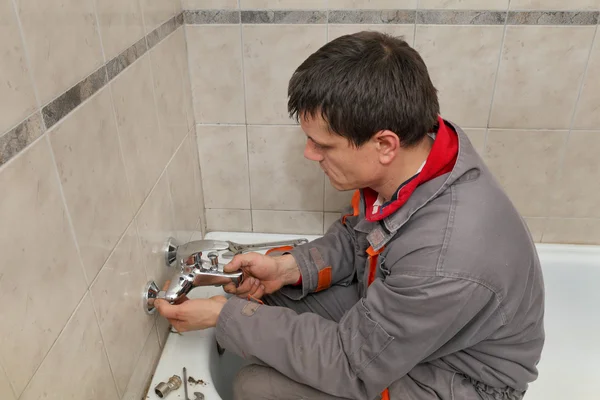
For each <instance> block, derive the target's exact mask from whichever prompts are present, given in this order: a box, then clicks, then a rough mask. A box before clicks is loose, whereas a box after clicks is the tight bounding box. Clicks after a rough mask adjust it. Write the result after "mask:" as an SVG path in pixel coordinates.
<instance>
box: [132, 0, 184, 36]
mask: <svg viewBox="0 0 600 400" xmlns="http://www.w3.org/2000/svg"><path fill="white" fill-rule="evenodd" d="M140 1H141V3H142V9H143V11H144V23H145V24H146V33H150V32H152V31H153V30H154V29H156V28H157V27H159V26H160V25H162V24H163V23H164V22H165V21H167V20H168V19H169V18H171V17H173V16H174V15H175V13H176V12H177V9H178V8H180V7H181V2H180V1H181V0H160V1H157V0H140ZM178 3H179V4H178Z"/></svg>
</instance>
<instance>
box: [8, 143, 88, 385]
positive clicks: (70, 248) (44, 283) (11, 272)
mask: <svg viewBox="0 0 600 400" xmlns="http://www.w3.org/2000/svg"><path fill="white" fill-rule="evenodd" d="M0 187H2V188H10V190H3V191H2V192H3V193H2V195H1V196H0V221H2V224H1V227H0V231H1V232H2V238H3V239H2V240H0V252H1V254H2V262H1V263H0V276H2V277H3V279H1V280H0V301H2V302H3V304H10V307H4V308H3V310H2V324H0V359H1V361H2V362H1V363H2V365H3V366H4V368H5V371H6V374H7V376H8V378H9V379H10V381H11V383H12V385H13V387H14V389H15V391H16V394H17V395H20V394H21V392H22V391H23V389H24V388H25V385H26V384H27V381H28V380H29V378H31V376H32V375H33V372H34V371H35V369H36V368H37V367H38V366H39V364H40V363H41V361H42V359H43V358H44V356H45V355H46V353H47V352H48V350H49V349H50V346H51V345H52V343H53V342H54V340H55V339H56V338H57V337H58V334H59V333H60V331H61V329H62V328H63V327H64V325H65V323H66V322H67V320H68V318H69V316H70V315H71V313H72V312H73V310H74V309H75V307H76V306H77V303H78V302H79V300H81V297H82V296H83V294H84V292H85V290H86V288H87V284H86V282H85V279H84V276H83V269H82V266H81V262H80V261H79V256H78V255H77V250H76V248H75V242H74V238H73V235H72V230H71V227H70V225H69V222H68V220H67V216H66V210H65V207H64V204H63V201H62V198H61V194H60V187H59V185H58V178H57V176H56V167H55V165H54V163H53V162H52V158H51V152H50V146H49V144H48V141H47V140H45V139H42V140H39V141H37V142H36V143H35V144H33V145H32V146H31V147H30V148H28V149H27V150H25V151H24V152H23V153H22V154H20V155H19V156H18V157H17V158H15V159H14V160H13V161H11V162H10V163H8V164H6V165H4V166H3V167H2V168H1V169H0ZM17 266H19V267H17ZM32 268H35V273H32ZM48 310H52V312H49V311H48Z"/></svg>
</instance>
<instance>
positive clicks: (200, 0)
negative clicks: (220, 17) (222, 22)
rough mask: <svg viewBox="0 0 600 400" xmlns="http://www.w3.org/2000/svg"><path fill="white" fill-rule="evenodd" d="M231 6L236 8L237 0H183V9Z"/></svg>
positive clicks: (227, 7)
mask: <svg viewBox="0 0 600 400" xmlns="http://www.w3.org/2000/svg"><path fill="white" fill-rule="evenodd" d="M233 8H238V0H183V9H184V10H201V9H233Z"/></svg>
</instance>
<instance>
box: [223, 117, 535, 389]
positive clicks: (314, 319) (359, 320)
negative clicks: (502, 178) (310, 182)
mask: <svg viewBox="0 0 600 400" xmlns="http://www.w3.org/2000/svg"><path fill="white" fill-rule="evenodd" d="M450 126H451V127H452V128H453V129H454V130H455V131H456V132H457V134H458V138H459V153H458V156H457V160H456V163H455V166H454V168H453V169H452V171H451V172H450V173H446V174H444V175H441V176H439V177H437V178H434V179H432V180H430V181H428V182H425V183H423V184H421V185H420V186H418V187H417V189H416V190H415V191H414V192H413V194H412V195H411V197H410V198H409V199H408V201H407V202H406V203H405V204H404V205H403V206H402V207H401V208H400V209H399V210H397V211H396V212H395V213H394V214H392V215H391V216H389V217H387V218H386V219H384V220H383V221H380V222H369V221H367V220H366V219H365V217H364V215H365V214H364V211H365V210H364V207H365V205H364V198H361V203H360V215H358V216H350V217H348V218H347V219H346V221H345V224H343V223H342V222H341V221H337V222H336V223H334V224H333V225H332V226H331V227H330V228H329V230H328V231H327V233H326V234H325V235H324V236H323V237H321V238H319V239H317V240H315V241H313V242H310V243H308V244H306V245H302V246H300V247H297V248H295V249H294V250H292V251H291V254H292V255H293V256H294V258H295V259H296V261H297V263H298V265H299V267H300V271H301V273H302V279H303V280H302V285H301V287H293V286H288V287H285V288H283V289H282V291H283V293H284V294H285V295H287V296H288V297H290V298H292V299H302V298H303V297H304V296H306V295H308V294H309V293H313V292H315V291H316V290H317V287H319V285H321V286H322V284H323V282H322V280H323V279H321V282H319V279H320V278H323V277H328V278H330V282H329V284H331V285H349V284H351V283H352V282H356V280H358V283H359V285H360V289H359V291H360V296H361V299H360V300H359V301H358V302H357V303H356V304H355V305H354V307H352V308H351V309H350V310H348V311H347V312H346V314H345V315H344V317H343V318H342V319H341V321H339V323H336V322H334V321H330V320H326V319H324V318H322V317H319V316H318V315H315V314H310V313H304V314H300V315H298V314H296V313H295V312H294V311H292V310H289V309H286V308H282V307H270V306H266V305H265V306H259V307H258V308H257V309H256V310H253V312H252V313H248V312H243V310H244V307H246V306H247V304H248V301H246V300H243V299H240V298H232V299H230V300H228V302H227V303H226V305H225V307H224V308H223V311H222V313H221V315H220V317H219V321H218V323H217V340H218V342H219V343H220V344H221V346H223V347H224V348H226V349H228V350H230V351H233V352H235V353H237V354H239V355H241V356H244V357H254V358H256V359H257V360H260V361H261V362H263V363H265V364H267V365H269V366H271V367H273V368H275V369H277V370H278V371H279V372H281V373H283V374H284V375H286V376H288V377H290V378H291V379H293V380H295V381H298V382H301V383H304V384H307V385H309V386H312V387H314V388H316V389H319V390H321V391H323V392H326V393H329V394H331V395H334V396H339V397H344V398H349V399H375V398H378V397H379V395H380V393H381V392H382V391H383V390H384V389H385V388H388V387H389V390H390V397H391V398H392V399H415V400H421V399H423V400H425V399H438V398H442V399H448V400H450V399H455V398H456V399H462V400H465V399H479V398H481V397H483V398H490V399H491V398H502V399H504V398H505V399H513V398H515V399H516V398H520V397H521V396H522V394H523V392H524V391H525V390H526V389H527V387H528V383H530V382H532V381H533V380H535V379H536V377H537V368H536V365H537V363H538V361H539V359H540V354H541V351H542V347H543V343H544V327H543V314H544V286H543V279H542V272H541V269H540V264H539V260H538V256H537V253H536V249H535V246H534V243H533V240H532V238H531V235H530V233H529V231H528V229H527V227H526V225H525V223H524V221H523V219H522V218H521V216H520V215H519V213H518V212H517V211H516V209H515V208H514V206H513V204H512V203H511V201H510V200H509V199H508V197H507V196H506V194H505V193H504V191H503V190H502V189H501V187H500V185H499V184H498V183H497V182H496V180H495V179H494V177H493V176H492V174H491V173H490V171H489V170H488V168H487V167H486V166H485V164H484V162H483V161H482V159H481V158H480V157H479V155H478V154H477V152H476V151H475V150H474V148H473V146H472V145H471V143H470V141H469V140H468V138H467V136H466V135H465V134H464V132H463V131H462V130H461V129H460V128H458V127H457V126H455V125H453V124H450ZM350 212H351V211H350ZM369 246H372V247H373V248H374V249H375V250H377V249H380V248H384V250H383V252H382V253H381V255H380V256H379V258H378V266H377V274H376V278H375V281H374V282H373V283H372V284H371V285H370V286H368V287H367V274H368V265H367V264H368V260H367V254H366V250H367V248H368V247H369ZM328 267H331V270H330V271H328V272H330V274H328V273H326V274H324V273H323V270H324V269H325V268H328ZM320 271H321V274H319V272H320ZM319 289H323V287H319ZM486 396H487V397H486Z"/></svg>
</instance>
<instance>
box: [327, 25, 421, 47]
mask: <svg viewBox="0 0 600 400" xmlns="http://www.w3.org/2000/svg"><path fill="white" fill-rule="evenodd" d="M328 29H329V36H328V37H329V41H330V42H331V41H332V40H334V39H337V38H339V37H340V36H343V35H350V34H352V33H356V32H361V31H377V32H383V33H387V34H390V35H394V36H399V37H401V38H402V39H404V41H406V42H407V43H408V44H410V45H411V46H412V45H413V43H414V39H415V26H414V25H397V24H379V25H364V24H339V25H338V24H332V25H328Z"/></svg>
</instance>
